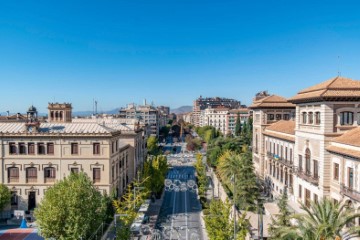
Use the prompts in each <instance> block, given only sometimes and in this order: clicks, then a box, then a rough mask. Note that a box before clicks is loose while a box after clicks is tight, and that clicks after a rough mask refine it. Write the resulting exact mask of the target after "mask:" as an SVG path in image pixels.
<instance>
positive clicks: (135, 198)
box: [134, 187, 144, 209]
mask: <svg viewBox="0 0 360 240" xmlns="http://www.w3.org/2000/svg"><path fill="white" fill-rule="evenodd" d="M136 189H144V187H134V209H135V208H136V204H135V199H136Z"/></svg>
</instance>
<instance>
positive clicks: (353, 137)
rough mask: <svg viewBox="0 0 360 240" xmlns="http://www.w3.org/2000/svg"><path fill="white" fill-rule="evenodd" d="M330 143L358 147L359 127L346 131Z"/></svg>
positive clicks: (359, 138)
mask: <svg viewBox="0 0 360 240" xmlns="http://www.w3.org/2000/svg"><path fill="white" fill-rule="evenodd" d="M332 141H333V142H337V143H342V144H346V145H351V146H356V147H360V127H357V128H354V129H352V130H350V131H347V132H345V133H344V134H343V135H341V136H340V137H336V138H334V139H333V140H332Z"/></svg>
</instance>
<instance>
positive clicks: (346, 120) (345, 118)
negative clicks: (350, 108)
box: [340, 112, 354, 125]
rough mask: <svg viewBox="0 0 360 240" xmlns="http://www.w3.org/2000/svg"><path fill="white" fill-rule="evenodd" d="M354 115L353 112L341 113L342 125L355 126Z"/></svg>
mask: <svg viewBox="0 0 360 240" xmlns="http://www.w3.org/2000/svg"><path fill="white" fill-rule="evenodd" d="M353 123H354V113H353V112H341V113H340V124H341V125H353Z"/></svg>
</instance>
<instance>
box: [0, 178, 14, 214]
mask: <svg viewBox="0 0 360 240" xmlns="http://www.w3.org/2000/svg"><path fill="white" fill-rule="evenodd" d="M10 200H11V192H10V190H9V188H8V187H7V186H5V185H4V184H2V183H0V211H2V210H3V209H4V208H5V207H6V206H7V205H8V204H10Z"/></svg>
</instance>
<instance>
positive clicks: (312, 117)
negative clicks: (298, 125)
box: [309, 112, 314, 124]
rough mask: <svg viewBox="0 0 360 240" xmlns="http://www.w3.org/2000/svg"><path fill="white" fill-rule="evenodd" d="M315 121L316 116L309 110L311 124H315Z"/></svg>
mask: <svg viewBox="0 0 360 240" xmlns="http://www.w3.org/2000/svg"><path fill="white" fill-rule="evenodd" d="M313 123H314V116H313V113H312V112H309V124H313Z"/></svg>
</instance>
